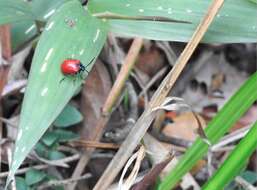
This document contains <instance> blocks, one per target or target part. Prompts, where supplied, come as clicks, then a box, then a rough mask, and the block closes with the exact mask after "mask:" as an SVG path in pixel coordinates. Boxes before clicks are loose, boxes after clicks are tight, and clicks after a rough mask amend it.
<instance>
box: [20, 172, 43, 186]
mask: <svg viewBox="0 0 257 190" xmlns="http://www.w3.org/2000/svg"><path fill="white" fill-rule="evenodd" d="M45 177H46V173H45V172H42V171H39V170H35V169H30V170H29V171H27V172H26V175H25V181H26V183H27V184H28V185H34V184H36V183H39V182H41V181H43V180H44V179H45Z"/></svg>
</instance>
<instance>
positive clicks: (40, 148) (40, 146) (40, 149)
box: [35, 141, 49, 158]
mask: <svg viewBox="0 0 257 190" xmlns="http://www.w3.org/2000/svg"><path fill="white" fill-rule="evenodd" d="M35 151H36V153H37V154H38V155H39V156H40V157H44V158H46V154H47V153H48V151H49V149H48V147H47V146H46V145H45V144H44V143H42V142H40V141H39V142H38V143H37V144H36V146H35Z"/></svg>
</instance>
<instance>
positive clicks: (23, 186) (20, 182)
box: [15, 177, 30, 190]
mask: <svg viewBox="0 0 257 190" xmlns="http://www.w3.org/2000/svg"><path fill="white" fill-rule="evenodd" d="M15 182H16V188H17V189H19V190H30V188H29V186H28V185H27V183H26V181H25V179H24V178H22V177H15Z"/></svg>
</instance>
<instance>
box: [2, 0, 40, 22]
mask: <svg viewBox="0 0 257 190" xmlns="http://www.w3.org/2000/svg"><path fill="white" fill-rule="evenodd" d="M34 19H35V16H34V15H33V13H32V11H31V7H30V6H29V3H27V2H24V1H22V0H0V25H3V24H7V23H12V22H18V21H23V20H34Z"/></svg>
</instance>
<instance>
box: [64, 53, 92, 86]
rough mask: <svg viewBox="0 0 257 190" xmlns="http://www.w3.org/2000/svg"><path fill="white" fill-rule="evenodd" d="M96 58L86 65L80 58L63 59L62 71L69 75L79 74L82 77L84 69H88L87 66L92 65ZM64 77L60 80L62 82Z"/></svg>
mask: <svg viewBox="0 0 257 190" xmlns="http://www.w3.org/2000/svg"><path fill="white" fill-rule="evenodd" d="M93 60H94V58H93V59H92V60H91V61H90V62H89V63H88V64H87V65H86V66H84V65H83V64H82V63H81V62H80V60H78V59H66V60H64V61H63V63H62V64H61V71H62V73H63V74H64V75H69V76H75V75H79V76H80V77H81V79H82V76H81V75H80V74H81V73H83V72H84V71H86V72H87V73H88V71H87V69H86V68H87V66H88V65H90V64H91V63H92V62H93ZM63 80H64V78H63V79H62V80H61V81H60V82H62V81H63Z"/></svg>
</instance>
